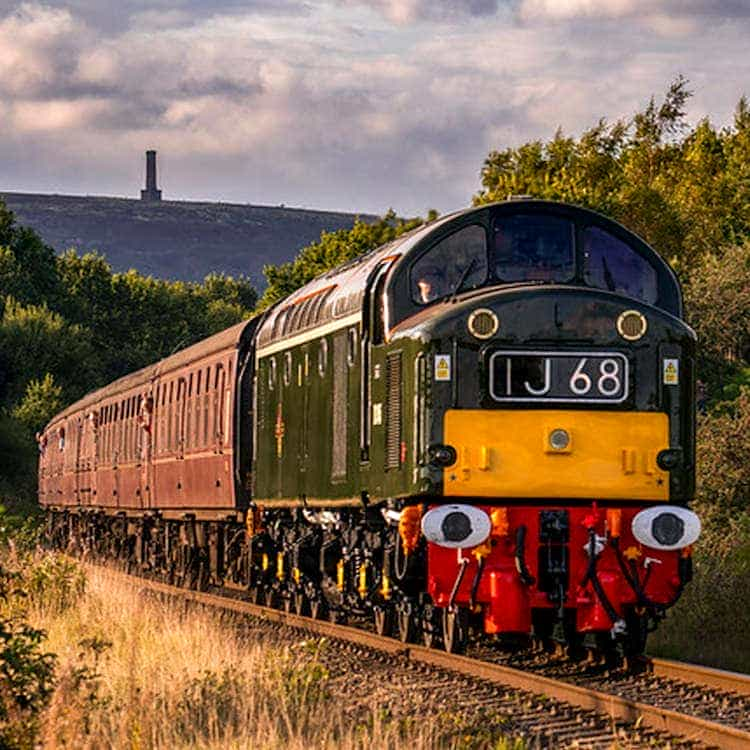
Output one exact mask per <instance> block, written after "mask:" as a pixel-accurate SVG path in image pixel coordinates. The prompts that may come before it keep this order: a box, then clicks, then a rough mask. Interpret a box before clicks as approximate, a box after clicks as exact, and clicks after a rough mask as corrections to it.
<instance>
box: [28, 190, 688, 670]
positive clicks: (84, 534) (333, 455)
mask: <svg viewBox="0 0 750 750" xmlns="http://www.w3.org/2000/svg"><path fill="white" fill-rule="evenodd" d="M695 349H696V337H695V334H694V332H693V331H692V329H691V328H690V327H689V326H688V325H687V323H686V322H685V320H684V316H683V306H682V295H681V290H680V286H679V283H678V281H677V279H676V277H675V275H674V273H673V272H672V270H671V269H670V267H669V265H668V264H667V263H666V262H665V260H664V259H662V258H661V257H660V256H659V255H658V254H657V253H656V251H655V250H653V249H652V248H651V247H649V246H648V245H647V244H646V243H645V242H644V241H643V240H642V239H640V238H639V237H638V236H636V235H635V234H633V233H632V232H630V231H628V230H627V229H626V228H624V227H623V226H621V225H620V224H618V223H616V222H615V221H613V220H611V219H609V218H607V217H605V216H603V215H601V214H598V213H596V212H593V211H591V210H588V209H585V208H582V207H579V206H574V205H568V204H563V203H557V202H550V201H541V200H535V199H530V198H525V197H522V198H519V199H515V198H513V199H509V200H507V201H503V202H498V203H493V204H488V205H480V206H475V207H471V208H468V209H465V210H461V211H458V212H455V213H452V214H449V215H446V216H443V217H441V218H438V219H436V220H434V221H431V222H429V223H427V224H424V225H422V226H420V227H418V228H416V229H413V230H411V231H409V232H407V233H405V234H403V235H401V236H400V237H398V238H397V239H396V240H394V241H392V242H390V243H388V244H386V245H384V246H382V247H379V248H377V249H375V250H373V251H371V252H368V253H366V254H364V255H362V256H360V257H358V258H357V259H355V260H353V261H350V262H348V263H346V264H344V265H341V266H339V267H338V268H335V269H334V270H331V271H328V272H326V273H323V274H322V275H320V276H318V277H317V278H315V279H314V280H312V281H310V282H309V283H307V284H305V285H304V286H302V287H301V288H300V289H298V290H297V291H295V292H294V293H293V294H291V295H289V296H288V297H286V298H285V299H283V300H281V301H279V302H277V303H276V304H274V305H273V306H271V307H270V308H268V309H266V310H265V311H264V312H262V313H260V314H257V315H256V316H255V317H253V318H251V319H249V320H246V321H244V322H241V323H239V324H237V325H235V326H233V327H231V328H229V329H227V330H226V331H223V332H221V333H218V334H216V335H214V336H211V337H210V338H207V339H205V340H204V341H201V342H199V343H197V344H195V345H193V346H190V347H189V348H186V349H184V350H183V351H180V352H177V353H175V354H173V355H171V356H169V357H166V358H165V359H162V360H161V361H159V362H157V363H155V364H153V365H151V366H149V367H146V368H144V369H142V370H139V371H138V372H134V373H132V374H130V375H127V376H125V377H123V378H121V379H119V380H117V381H115V382H113V383H111V384H110V385H107V386H106V387H104V388H101V389H99V390H97V391H94V392H92V393H90V394H88V395H86V396H85V397H83V398H82V399H80V400H79V401H77V402H76V403H74V404H72V405H71V406H69V407H68V408H66V409H65V410H64V411H62V412H61V413H60V414H58V415H56V416H55V417H54V418H53V419H52V420H51V421H50V422H49V424H48V425H47V426H46V427H45V429H44V430H43V431H42V432H41V433H40V435H39V438H38V439H39V449H40V450H39V455H40V459H39V502H40V504H41V506H42V507H43V508H44V509H45V510H46V519H47V520H46V535H47V538H48V539H49V541H50V543H51V544H53V545H55V546H57V547H60V548H68V549H70V548H76V549H79V550H83V551H86V552H88V553H90V554H92V555H98V556H101V557H104V558H107V559H111V560H113V561H116V562H117V563H119V564H121V565H124V566H126V567H127V568H128V569H130V570H133V571H137V572H140V573H143V574H146V575H153V576H158V577H160V578H162V579H164V580H167V581H169V582H172V583H174V584H177V585H183V586H189V587H197V588H206V587H214V586H215V587H223V588H224V589H232V590H234V591H235V592H239V594H238V595H241V596H246V597H248V598H249V599H251V600H252V601H256V602H262V603H265V604H267V605H269V606H274V607H283V608H285V609H286V610H287V611H293V612H297V613H300V614H306V615H309V616H311V617H316V618H328V619H330V620H331V621H342V622H343V621H358V622H363V621H367V622H369V623H370V624H371V626H372V627H373V628H374V629H375V630H376V631H377V632H378V633H380V634H384V635H392V636H394V637H398V638H400V639H401V640H402V641H404V642H413V641H422V642H424V643H425V644H426V645H429V646H436V647H442V648H445V649H446V650H448V651H450V652H456V651H461V650H462V649H464V648H465V647H466V644H467V642H468V640H469V637H470V634H471V637H472V638H474V637H477V638H480V639H486V640H487V641H490V640H492V641H493V642H494V641H499V642H501V643H509V644H515V645H516V647H517V646H518V644H526V645H534V646H537V647H544V648H553V649H555V650H559V649H563V650H566V651H567V652H568V653H574V652H577V653H589V654H590V653H591V651H592V650H595V651H597V652H599V653H606V654H613V655H614V656H615V657H617V656H619V657H623V656H624V657H626V658H627V657H632V656H637V655H638V654H641V653H642V652H643V650H644V648H645V644H646V638H647V635H648V633H649V632H650V631H651V630H653V628H654V627H655V626H656V624H657V623H658V622H659V620H661V619H662V618H663V617H664V615H665V613H666V611H667V610H668V609H669V607H671V606H672V605H673V604H674V603H675V602H676V601H677V599H678V598H679V596H680V595H681V593H682V591H683V589H684V587H685V586H686V585H687V583H688V582H689V580H690V578H691V575H692V566H691V549H692V545H693V544H694V543H695V541H696V540H697V539H698V537H699V534H700V520H699V518H698V517H697V516H696V514H695V513H693V512H692V511H691V510H690V509H689V504H690V501H691V499H692V498H693V494H694V488H695Z"/></svg>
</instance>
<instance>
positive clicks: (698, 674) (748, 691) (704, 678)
mask: <svg viewBox="0 0 750 750" xmlns="http://www.w3.org/2000/svg"><path fill="white" fill-rule="evenodd" d="M648 668H649V671H650V672H651V674H653V675H654V676H655V677H665V678H667V679H670V680H680V681H681V682H690V683H694V684H696V685H701V686H703V687H711V688H717V689H718V690H726V691H727V692H730V693H739V694H740V695H750V675H747V674H741V673H740V672H730V671H727V670H724V669H714V668H713V667H704V666H702V665H700V664H690V663H688V662H681V661H673V660H672V659H660V658H658V657H655V656H654V657H649V659H648Z"/></svg>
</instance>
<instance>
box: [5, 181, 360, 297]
mask: <svg viewBox="0 0 750 750" xmlns="http://www.w3.org/2000/svg"><path fill="white" fill-rule="evenodd" d="M0 198H2V199H3V200H4V201H5V203H6V204H7V206H8V208H9V209H10V210H11V211H13V212H14V213H15V214H16V218H17V221H18V223H19V224H21V225H25V226H28V227H31V228H32V229H34V230H35V231H36V232H37V233H38V234H39V235H41V237H42V239H43V240H44V241H45V242H46V243H47V244H49V245H51V246H52V247H54V248H55V250H57V251H58V252H62V251H64V250H67V249H68V248H70V247H74V248H76V249H77V250H78V251H79V252H80V253H84V252H87V251H91V250H97V251H99V252H100V253H102V254H103V255H105V256H106V258H107V260H108V261H109V263H110V264H111V265H112V267H113V269H114V270H115V271H127V270H128V269H129V268H136V269H137V270H138V271H140V272H141V273H143V274H147V275H148V274H150V275H153V276H156V277H158V278H164V279H181V280H184V281H199V280H202V279H203V278H204V277H205V276H206V274H208V273H209V272H211V271H223V272H224V273H227V274H229V275H232V276H238V275H240V274H244V275H245V276H248V277H249V278H250V279H252V281H253V282H254V283H255V284H256V285H257V286H259V287H260V286H264V285H265V281H264V279H263V273H262V270H263V266H264V264H266V263H273V264H278V263H284V262H286V261H290V260H292V259H293V258H294V257H295V255H296V254H297V251H298V250H299V249H300V248H302V247H304V246H305V245H308V244H309V243H310V242H312V241H314V240H316V239H318V238H319V236H320V233H321V232H322V231H333V230H336V229H342V228H349V227H351V226H352V225H353V224H354V220H355V219H356V216H355V215H354V214H347V213H334V212H329V211H312V210H306V209H299V208H285V207H276V206H250V205H241V204H232V203H197V202H187V201H160V202H146V201H140V200H132V199H127V198H101V197H82V196H68V195H39V194H29V193H0ZM362 218H363V219H371V218H374V217H371V216H364V215H363V216H362Z"/></svg>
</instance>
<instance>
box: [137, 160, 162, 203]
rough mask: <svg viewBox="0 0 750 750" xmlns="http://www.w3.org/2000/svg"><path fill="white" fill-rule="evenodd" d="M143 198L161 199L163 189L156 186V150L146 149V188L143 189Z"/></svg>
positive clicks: (147, 199)
mask: <svg viewBox="0 0 750 750" xmlns="http://www.w3.org/2000/svg"><path fill="white" fill-rule="evenodd" d="M141 200H142V201H160V200H161V190H157V188H156V151H146V189H145V190H141Z"/></svg>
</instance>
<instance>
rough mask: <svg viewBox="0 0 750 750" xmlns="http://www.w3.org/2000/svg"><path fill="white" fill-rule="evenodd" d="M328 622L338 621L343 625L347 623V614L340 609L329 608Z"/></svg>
mask: <svg viewBox="0 0 750 750" xmlns="http://www.w3.org/2000/svg"><path fill="white" fill-rule="evenodd" d="M328 622H333V623H338V624H340V625H343V624H345V623H346V615H345V614H344V612H343V611H342V610H340V609H333V608H331V609H329V610H328Z"/></svg>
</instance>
